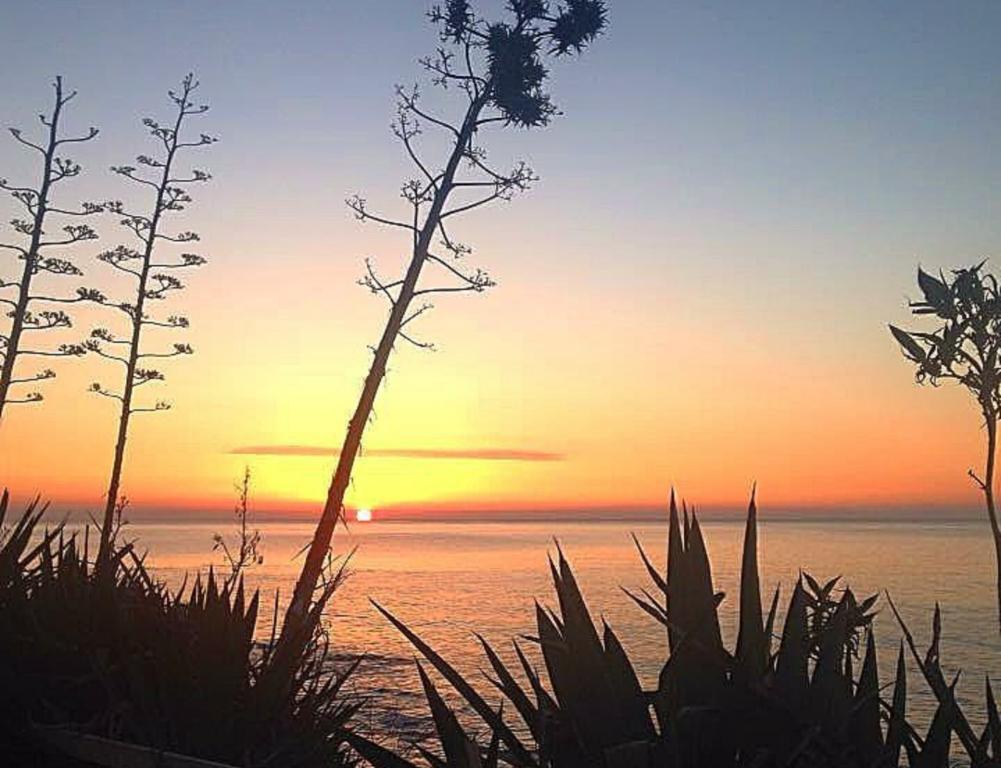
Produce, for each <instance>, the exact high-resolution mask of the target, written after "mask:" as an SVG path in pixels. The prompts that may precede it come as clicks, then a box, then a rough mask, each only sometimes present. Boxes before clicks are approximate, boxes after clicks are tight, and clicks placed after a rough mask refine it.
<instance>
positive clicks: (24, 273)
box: [0, 77, 103, 418]
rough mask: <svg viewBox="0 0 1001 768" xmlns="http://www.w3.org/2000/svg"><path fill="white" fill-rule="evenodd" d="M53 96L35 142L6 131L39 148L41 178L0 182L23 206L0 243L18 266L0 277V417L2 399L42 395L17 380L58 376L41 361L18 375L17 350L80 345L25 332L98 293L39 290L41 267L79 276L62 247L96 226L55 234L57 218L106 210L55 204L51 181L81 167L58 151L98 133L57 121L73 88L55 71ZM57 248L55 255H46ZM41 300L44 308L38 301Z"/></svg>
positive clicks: (33, 353)
mask: <svg viewBox="0 0 1001 768" xmlns="http://www.w3.org/2000/svg"><path fill="white" fill-rule="evenodd" d="M54 88H55V104H54V105H53V107H52V111H51V112H50V113H49V114H48V115H44V114H42V115H39V116H38V118H39V120H40V121H41V123H42V125H43V126H44V127H45V136H44V138H43V139H42V140H41V142H40V143H36V142H34V141H32V140H30V139H28V138H26V137H25V136H24V135H23V134H22V132H21V131H20V130H18V129H17V128H11V129H10V133H11V135H12V136H13V137H14V138H15V139H16V140H17V141H18V142H19V143H21V144H22V145H24V146H25V147H27V148H28V149H29V150H31V151H33V152H37V153H38V154H39V155H40V156H41V169H40V170H41V173H40V176H41V178H40V179H39V181H38V183H37V185H36V186H19V185H16V184H11V183H10V182H8V181H7V180H6V179H3V178H0V189H4V190H6V191H7V192H9V193H10V195H11V197H13V198H14V199H15V200H16V201H17V202H18V204H20V205H21V206H22V207H23V208H24V209H25V211H26V212H27V217H26V218H14V219H12V220H11V222H10V223H11V227H12V228H13V229H14V232H15V233H17V234H18V235H19V236H21V238H22V242H21V243H0V250H3V251H8V252H11V253H13V254H14V255H15V257H16V261H15V267H16V268H17V270H18V271H19V272H20V274H19V275H18V276H17V277H15V278H13V279H10V280H7V279H4V278H0V305H3V306H4V307H9V310H8V311H6V313H5V315H6V317H7V318H9V320H10V322H9V324H8V325H7V326H6V328H5V330H4V332H3V333H2V334H0V363H2V367H0V418H2V416H3V412H4V407H5V406H7V405H13V404H15V403H35V402H39V401H40V400H42V394H41V393H40V392H37V391H29V392H27V393H26V394H23V395H16V394H13V393H12V392H11V387H14V386H17V385H28V384H36V383H40V382H42V381H45V380H47V379H51V378H54V377H55V375H56V374H55V371H53V370H52V369H51V368H45V369H43V370H40V371H34V372H32V373H19V374H18V376H19V378H15V367H16V366H17V361H18V359H19V358H21V357H29V356H30V357H66V356H78V355H82V354H83V353H84V350H83V347H82V346H80V345H79V344H63V345H60V346H59V347H57V348H55V349H48V348H45V347H41V346H36V345H34V344H25V342H26V341H27V339H26V338H25V334H28V335H32V336H33V335H35V334H37V333H38V332H41V331H49V330H55V329H59V328H69V327H70V326H71V325H72V321H71V319H70V316H69V315H68V314H67V313H66V312H65V311H64V310H62V309H59V308H58V307H59V306H61V305H67V304H75V303H77V302H81V301H95V300H96V301H100V300H102V299H103V297H102V296H101V294H100V293H98V292H97V291H94V290H90V289H86V288H80V289H78V291H77V294H76V295H75V296H67V297H62V296H52V295H49V294H48V293H47V292H44V291H43V292H41V293H40V292H38V289H37V286H36V281H37V280H38V279H39V277H40V276H42V275H54V276H71V277H75V276H79V275H82V274H83V273H82V272H81V271H80V269H79V268H78V267H77V266H76V265H75V264H73V262H72V261H71V260H70V258H69V257H68V255H67V253H66V251H67V250H68V249H70V248H72V246H73V245H75V244H77V243H81V242H85V241H87V240H94V239H96V238H97V233H96V232H95V231H94V230H93V229H92V228H91V227H90V226H89V225H88V224H84V223H76V224H64V225H63V226H62V228H61V230H62V234H61V235H53V234H52V233H51V230H52V229H54V228H55V224H54V220H58V219H64V218H65V217H70V219H82V218H86V217H89V216H93V215H94V214H97V213H100V212H101V211H102V210H103V207H102V206H101V205H98V204H95V203H83V204H82V206H81V208H80V209H79V210H69V209H66V208H61V207H59V205H58V204H56V203H55V202H54V200H53V193H54V192H55V187H56V185H57V184H59V183H60V182H62V181H65V180H66V179H72V178H74V177H76V176H79V175H80V171H81V168H80V166H79V165H78V164H77V163H75V162H74V161H73V160H71V159H69V158H68V157H64V156H62V155H61V154H59V153H60V152H61V151H62V149H61V148H62V147H64V146H65V145H67V144H79V143H84V142H88V141H90V140H91V139H93V138H94V137H96V136H97V133H98V130H97V128H90V129H89V130H88V131H87V133H85V134H83V135H81V136H66V135H65V134H64V133H63V130H62V126H61V122H62V120H63V110H64V109H65V107H66V105H67V104H68V103H69V102H70V101H72V100H73V98H74V97H75V96H76V91H70V92H69V93H66V92H64V91H63V81H62V78H61V77H57V78H56V81H55V83H54ZM49 254H54V255H49ZM38 304H41V305H42V307H43V308H42V309H36V308H35V307H36V305H38Z"/></svg>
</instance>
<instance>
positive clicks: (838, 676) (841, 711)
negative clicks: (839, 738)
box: [810, 593, 851, 733]
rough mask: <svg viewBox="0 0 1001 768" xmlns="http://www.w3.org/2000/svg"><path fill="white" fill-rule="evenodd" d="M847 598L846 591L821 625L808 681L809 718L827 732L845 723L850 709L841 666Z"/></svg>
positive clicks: (846, 624)
mask: <svg viewBox="0 0 1001 768" xmlns="http://www.w3.org/2000/svg"><path fill="white" fill-rule="evenodd" d="M849 600H850V593H846V595H845V597H844V598H842V600H841V601H840V602H839V603H838V606H837V608H836V609H835V611H834V614H833V615H832V616H831V619H830V621H829V622H828V623H827V624H826V625H825V626H824V628H823V633H822V635H821V638H820V649H819V651H818V654H817V662H816V665H815V666H814V669H813V677H812V679H811V680H810V714H811V717H812V718H813V720H814V722H816V723H818V724H820V725H821V726H823V727H824V728H825V729H826V730H827V731H828V732H829V733H838V732H839V730H840V728H841V727H842V726H844V725H846V724H847V719H848V715H849V713H850V712H851V702H850V700H849V698H848V696H849V692H848V688H847V686H846V685H845V672H844V667H843V662H844V659H845V648H846V646H847V644H848V610H849V605H848V601H849Z"/></svg>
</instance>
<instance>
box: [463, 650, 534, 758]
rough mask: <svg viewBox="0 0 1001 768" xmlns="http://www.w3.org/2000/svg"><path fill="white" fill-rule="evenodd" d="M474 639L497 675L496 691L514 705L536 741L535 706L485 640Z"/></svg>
mask: <svg viewBox="0 0 1001 768" xmlns="http://www.w3.org/2000/svg"><path fill="white" fill-rule="evenodd" d="M476 637H477V638H478V639H479V641H480V644H481V645H482V646H483V651H484V652H485V653H486V655H487V659H488V660H489V661H490V666H491V667H493V670H494V672H495V674H496V675H497V682H496V685H497V687H498V689H499V690H500V691H501V693H503V694H504V695H505V696H507V698H508V700H510V702H511V703H512V704H513V705H514V708H515V709H516V710H517V711H518V714H519V715H521V719H522V720H524V722H525V725H526V726H527V727H528V730H529V731H530V732H531V733H532V737H533V738H534V739H535V740H536V741H538V740H539V738H540V735H541V731H540V728H539V726H540V723H539V709H538V707H537V706H535V705H534V704H532V702H531V700H530V699H529V698H528V695H527V694H526V693H525V692H524V691H523V690H522V688H521V686H520V685H518V683H517V681H516V680H515V679H514V676H513V675H512V674H511V672H510V671H509V670H508V668H507V667H506V666H505V665H504V662H503V661H501V659H500V657H499V656H498V655H497V653H496V652H495V651H494V649H493V648H491V647H490V644H489V643H488V642H487V641H486V639H485V638H484V637H483V636H482V635H479V634H477V635H476Z"/></svg>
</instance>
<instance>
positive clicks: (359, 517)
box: [355, 509, 372, 523]
mask: <svg viewBox="0 0 1001 768" xmlns="http://www.w3.org/2000/svg"><path fill="white" fill-rule="evenodd" d="M355 522H358V523H370V522H372V510H371V509H357V510H355Z"/></svg>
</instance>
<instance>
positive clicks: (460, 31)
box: [280, 0, 606, 656]
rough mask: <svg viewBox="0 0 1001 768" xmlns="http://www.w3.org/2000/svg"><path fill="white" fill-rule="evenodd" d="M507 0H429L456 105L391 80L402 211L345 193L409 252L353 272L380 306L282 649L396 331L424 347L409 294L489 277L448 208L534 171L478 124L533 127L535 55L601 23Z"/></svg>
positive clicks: (315, 573)
mask: <svg viewBox="0 0 1001 768" xmlns="http://www.w3.org/2000/svg"><path fill="white" fill-rule="evenodd" d="M508 8H509V10H510V12H511V17H510V18H509V19H508V20H506V21H504V22H496V23H487V22H486V21H485V20H483V19H481V18H479V17H478V16H476V15H475V14H474V13H473V11H472V10H471V8H470V4H469V2H468V1H467V0H449V1H448V2H446V3H445V4H444V6H441V7H435V8H433V9H432V11H431V13H430V18H431V20H432V22H434V23H435V24H437V25H438V26H439V29H440V33H441V42H442V45H441V47H439V48H438V50H437V52H436V53H435V54H434V55H433V56H430V57H428V58H425V59H423V60H422V61H421V65H422V67H423V68H424V70H425V71H426V72H427V73H428V74H429V76H430V78H431V80H432V82H433V83H434V84H435V85H438V86H441V87H449V88H451V89H452V91H453V92H454V91H456V90H457V91H458V92H459V93H460V94H462V96H463V97H464V98H463V106H462V111H461V114H460V115H459V117H458V119H457V120H448V119H446V118H444V117H440V116H438V115H435V114H432V113H431V111H430V110H427V109H425V108H424V107H423V105H422V104H421V103H420V98H419V95H420V94H419V92H418V91H417V90H416V88H415V89H406V88H403V87H398V88H397V98H398V102H397V117H396V120H395V123H394V126H393V129H394V133H395V135H396V137H397V139H399V141H400V142H401V144H402V145H403V148H404V150H405V152H406V154H407V157H408V158H409V160H410V161H411V162H412V163H413V165H414V168H415V172H416V174H417V178H416V179H414V180H410V181H407V182H406V183H405V184H404V185H403V187H402V190H401V196H402V197H403V198H404V200H405V202H406V204H407V206H408V209H409V210H408V213H409V215H408V216H407V218H405V219H402V220H401V219H394V218H391V217H389V216H384V215H381V214H377V213H374V212H373V211H371V210H370V208H369V207H368V205H367V203H366V200H365V199H364V198H362V197H360V196H355V197H353V198H351V199H350V200H349V201H348V205H349V207H350V208H351V210H352V211H353V212H354V214H355V216H356V217H357V218H358V219H359V220H361V221H363V222H374V223H377V224H381V225H384V226H388V227H392V228H395V229H399V230H402V231H403V232H405V233H406V234H407V236H408V239H409V241H410V244H409V247H410V259H409V263H408V265H407V267H406V270H405V272H404V273H403V275H402V276H400V277H399V278H396V279H385V278H383V277H380V276H379V274H378V273H377V272H376V270H375V268H374V267H373V265H372V263H371V262H366V269H367V273H366V275H365V276H364V277H363V278H362V279H361V281H360V282H361V284H362V285H363V286H364V287H366V288H368V289H369V290H370V291H372V292H373V293H374V294H377V295H379V296H381V297H383V298H384V299H386V300H387V301H388V303H389V306H390V308H389V316H388V317H387V320H386V324H385V327H384V329H383V332H382V336H381V338H380V340H379V343H378V345H377V346H376V347H375V348H374V354H373V359H372V363H371V367H370V368H369V372H368V375H367V376H366V378H365V383H364V386H363V388H362V392H361V396H360V397H359V399H358V403H357V406H356V407H355V410H354V414H353V415H352V417H351V420H350V422H349V423H348V429H347V434H346V435H345V437H344V442H343V445H342V448H341V451H340V453H339V455H338V460H337V466H336V469H335V470H334V473H333V476H332V478H331V482H330V487H329V489H328V492H327V498H326V502H325V504H324V508H323V512H322V515H321V517H320V520H319V523H318V525H317V528H316V532H315V534H314V536H313V539H312V542H311V544H310V547H309V551H308V554H307V556H306V560H305V562H304V564H303V569H302V572H301V574H300V576H299V579H298V582H297V583H296V586H295V591H294V594H293V596H292V600H291V602H290V604H289V607H288V610H287V612H286V615H285V622H284V625H283V629H282V635H281V639H280V643H281V644H282V645H286V646H288V649H287V650H288V652H289V653H290V654H291V655H292V656H294V655H295V652H296V651H295V649H296V646H297V644H298V643H300V642H301V641H302V638H304V637H306V636H308V633H307V632H304V631H303V626H304V622H306V620H307V617H308V616H309V614H310V609H311V606H313V605H314V591H315V590H316V586H317V584H318V582H319V581H320V578H321V574H322V572H323V563H324V561H325V559H326V557H327V554H328V552H329V549H330V543H331V540H332V538H333V533H334V528H335V526H336V523H337V520H338V519H340V516H341V514H342V510H343V505H344V496H345V493H346V492H347V488H348V485H349V484H350V480H351V472H352V469H353V467H354V462H355V459H356V457H357V455H358V452H359V449H360V448H361V443H362V436H363V434H364V431H365V426H366V424H367V423H368V420H369V418H370V416H371V414H372V408H373V406H374V404H375V399H376V395H377V394H378V391H379V387H380V385H381V383H382V380H383V378H384V377H385V375H386V367H387V363H388V361H389V357H390V354H391V352H392V350H393V348H394V347H395V345H396V344H397V342H398V341H400V340H402V341H405V342H408V343H410V344H412V345H414V346H417V347H420V348H424V349H430V348H432V347H433V345H432V344H431V343H429V342H427V341H422V340H419V339H418V338H417V337H416V336H415V335H414V334H413V333H412V331H411V325H410V324H411V323H412V322H414V321H415V320H416V319H417V318H418V317H420V316H421V315H423V314H424V313H425V312H427V311H428V310H430V309H431V308H432V307H431V305H430V304H421V305H419V306H415V305H414V302H415V300H416V299H419V298H420V297H422V296H430V295H433V294H445V293H464V292H474V293H480V292H483V291H485V290H486V289H488V288H490V287H491V286H493V285H494V281H493V280H492V279H491V278H490V276H489V275H488V274H487V273H486V272H484V271H482V270H479V269H476V270H470V269H469V268H467V267H465V266H464V259H465V257H467V256H468V255H469V253H470V248H469V247H468V246H466V245H464V244H463V243H461V242H459V241H457V240H455V239H454V238H453V237H452V234H451V230H450V227H451V224H452V222H453V221H454V217H456V216H459V215H461V214H463V213H467V212H469V211H472V210H475V209H479V208H481V207H483V206H486V205H489V204H490V203H493V202H496V201H503V200H509V199H510V198H511V197H512V196H513V195H514V194H516V193H518V192H521V191H524V190H526V189H528V187H529V186H530V185H531V183H532V182H533V181H535V180H536V177H535V174H534V173H533V171H532V170H531V168H529V167H528V165H526V164H525V163H516V164H515V165H514V166H513V167H512V169H511V170H509V171H504V170H499V169H497V168H495V167H493V166H492V165H491V164H490V163H489V162H488V159H487V155H486V151H485V150H484V148H483V146H482V143H481V137H482V134H483V132H484V130H485V129H486V128H488V127H489V126H517V127H524V128H533V127H542V126H545V125H546V124H548V123H549V122H550V120H551V119H552V117H553V116H554V115H555V114H556V112H557V111H556V107H555V106H554V105H553V103H552V101H551V99H550V97H549V95H548V94H547V93H546V92H545V90H544V86H545V83H546V78H547V71H546V68H545V66H544V63H543V61H544V59H545V58H547V57H550V56H560V55H564V54H574V53H579V52H580V51H581V50H583V48H584V47H586V46H587V45H588V44H589V43H590V42H591V41H593V40H594V38H595V37H597V36H598V35H599V34H600V33H601V32H602V30H603V29H604V27H605V23H606V16H605V4H604V2H603V0H574V1H573V2H571V3H569V4H568V5H566V6H560V7H559V8H550V3H547V2H544V0H533V1H527V0H518V1H516V2H511V3H509V4H508ZM425 126H427V127H430V128H431V129H433V130H435V131H442V132H443V133H444V135H445V136H446V137H447V140H448V142H449V148H448V150H447V154H446V156H445V160H444V164H443V165H442V166H441V167H440V169H439V168H438V167H436V166H434V165H432V164H430V163H427V162H425V160H423V159H422V158H421V157H420V154H419V151H418V149H419V148H418V137H419V136H420V135H421V132H422V130H423V128H424V127H425ZM438 246H440V250H439V248H438ZM431 270H433V271H434V273H436V275H437V278H438V279H439V280H440V279H442V278H443V279H444V282H433V283H430V284H428V283H427V281H424V282H422V277H424V273H425V271H431ZM297 638H298V639H297Z"/></svg>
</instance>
